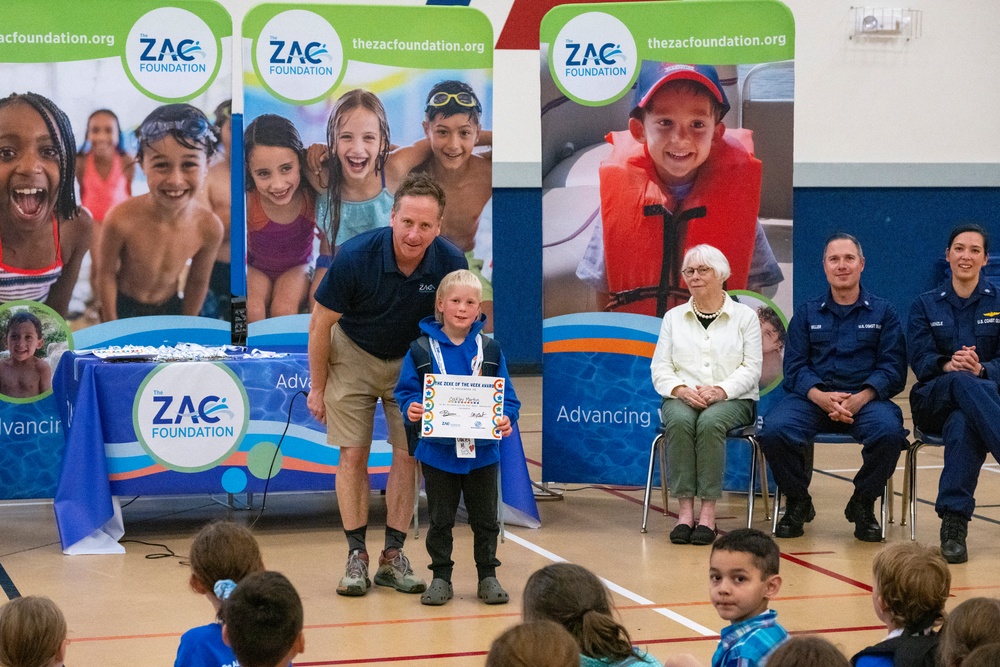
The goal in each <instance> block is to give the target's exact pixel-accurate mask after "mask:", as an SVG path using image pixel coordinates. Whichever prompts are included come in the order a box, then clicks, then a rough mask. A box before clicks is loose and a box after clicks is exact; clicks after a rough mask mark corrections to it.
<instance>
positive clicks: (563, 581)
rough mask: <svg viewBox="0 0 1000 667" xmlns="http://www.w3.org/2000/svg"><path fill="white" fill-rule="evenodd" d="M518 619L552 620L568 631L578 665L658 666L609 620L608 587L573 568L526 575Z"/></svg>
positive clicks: (556, 566) (560, 567) (560, 565)
mask: <svg viewBox="0 0 1000 667" xmlns="http://www.w3.org/2000/svg"><path fill="white" fill-rule="evenodd" d="M523 616H524V620H525V621H537V620H546V619H547V620H551V621H556V622H557V623H559V624H561V625H562V626H563V627H564V628H566V629H567V630H569V633H570V634H571V635H573V638H574V639H576V643H577V648H578V650H579V651H580V665H581V667H609V666H610V667H618V666H624V665H656V666H659V665H660V663H659V661H657V660H656V658H654V657H653V656H651V655H649V654H648V653H646V652H644V651H642V650H640V649H638V648H636V647H634V646H632V638H631V637H629V634H628V630H626V629H625V626H623V625H622V624H621V623H619V622H618V621H617V620H616V619H615V616H614V607H613V605H612V603H611V594H610V593H609V592H608V589H607V588H605V586H604V584H603V583H602V582H601V580H600V579H598V578H597V575H595V574H594V573H593V572H591V571H590V570H587V569H586V568H584V567H581V566H579V565H574V564H572V563H556V564H554V565H547V566H546V567H543V568H542V569H540V570H538V571H537V572H535V573H534V574H532V575H531V576H530V577H529V578H528V583H527V584H525V586H524V600H523Z"/></svg>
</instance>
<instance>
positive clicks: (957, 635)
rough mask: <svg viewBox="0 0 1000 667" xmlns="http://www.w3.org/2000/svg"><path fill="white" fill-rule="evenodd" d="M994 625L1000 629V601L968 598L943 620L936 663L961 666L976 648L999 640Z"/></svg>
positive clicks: (955, 666)
mask: <svg viewBox="0 0 1000 667" xmlns="http://www.w3.org/2000/svg"><path fill="white" fill-rule="evenodd" d="M997 628H1000V600H997V599H996V598H984V597H978V598H969V599H968V600H966V601H965V602H963V603H962V604H960V605H958V606H957V607H955V608H954V609H953V610H952V611H951V613H949V614H948V616H947V617H945V619H944V625H942V626H941V635H940V636H941V641H940V644H939V645H938V664H939V665H941V667H962V666H963V665H964V664H965V663H964V662H963V661H964V660H965V658H966V657H967V656H968V655H969V654H970V653H971V652H972V651H973V650H974V649H975V648H976V647H978V646H982V645H983V644H988V643H991V642H995V641H998V640H1000V636H998V635H997ZM998 664H1000V663H998Z"/></svg>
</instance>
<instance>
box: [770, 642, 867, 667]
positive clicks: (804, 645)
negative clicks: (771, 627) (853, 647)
mask: <svg viewBox="0 0 1000 667" xmlns="http://www.w3.org/2000/svg"><path fill="white" fill-rule="evenodd" d="M850 665H851V663H850V662H848V660H847V658H846V657H844V654H843V653H841V652H840V649H838V648H837V647H836V646H834V645H833V644H831V643H830V642H829V641H827V640H826V639H823V638H822V637H819V636H817V635H802V636H801V637H789V638H788V641H786V642H785V643H784V644H782V645H781V646H779V647H778V648H776V649H774V653H772V654H771V655H770V657H769V658H768V659H767V667H850Z"/></svg>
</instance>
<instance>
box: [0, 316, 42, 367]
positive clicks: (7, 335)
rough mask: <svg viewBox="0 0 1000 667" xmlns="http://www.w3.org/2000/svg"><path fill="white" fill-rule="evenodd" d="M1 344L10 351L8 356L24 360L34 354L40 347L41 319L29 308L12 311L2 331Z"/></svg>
mask: <svg viewBox="0 0 1000 667" xmlns="http://www.w3.org/2000/svg"><path fill="white" fill-rule="evenodd" d="M3 344H4V347H5V348H6V349H8V350H9V351H10V358H11V359H13V360H15V361H24V360H26V359H29V358H31V357H33V356H35V352H37V351H38V350H40V349H42V347H43V346H44V345H45V339H44V338H43V337H42V321H41V320H39V319H38V317H37V316H36V315H35V314H34V313H32V312H31V311H29V310H19V311H17V312H15V313H12V314H11V316H10V319H9V320H7V328H6V329H5V330H4V333H3Z"/></svg>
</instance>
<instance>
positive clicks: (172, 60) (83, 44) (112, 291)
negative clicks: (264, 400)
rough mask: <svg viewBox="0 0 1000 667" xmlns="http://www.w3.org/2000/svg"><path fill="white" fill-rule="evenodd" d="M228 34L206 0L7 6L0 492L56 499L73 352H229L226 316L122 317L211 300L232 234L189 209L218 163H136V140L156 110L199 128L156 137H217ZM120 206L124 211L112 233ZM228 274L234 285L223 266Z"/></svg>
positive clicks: (2, 106) (0, 56)
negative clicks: (54, 391)
mask: <svg viewBox="0 0 1000 667" xmlns="http://www.w3.org/2000/svg"><path fill="white" fill-rule="evenodd" d="M231 33H232V19H231V18H230V16H229V14H228V13H227V12H226V11H225V9H223V8H222V7H221V5H219V4H217V3H215V2H211V1H208V0H191V1H185V2H183V3H178V6H172V5H170V4H169V3H166V4H165V3H163V2H162V1H156V2H152V1H147V0H135V1H130V2H127V3H119V4H115V5H114V7H113V9H112V10H110V11H109V5H108V4H107V3H99V2H94V1H90V0H73V1H72V2H70V1H66V0H44V1H39V0H23V1H21V2H17V3H12V4H10V5H9V6H8V7H6V8H5V11H4V20H3V25H2V27H0V64H2V65H0V137H2V139H0V144H2V145H0V154H2V155H3V164H4V168H3V170H2V172H0V180H2V181H3V183H2V184H0V191H2V193H3V194H2V196H0V199H2V201H0V337H2V340H0V441H2V442H3V446H2V447H0V498H30V497H50V496H52V495H53V492H54V488H55V481H56V477H57V476H58V471H59V464H60V460H61V452H62V442H63V433H62V432H61V428H60V426H59V418H58V413H57V410H56V408H55V405H54V401H53V399H52V395H51V377H52V370H53V369H54V368H55V365H56V363H57V362H58V358H59V355H60V354H61V353H62V352H63V351H65V350H67V349H72V348H73V347H74V346H75V347H76V348H86V347H96V346H103V345H109V344H122V343H133V344H140V345H145V344H153V345H160V344H162V343H163V342H165V341H170V342H177V341H189V342H199V343H212V344H219V343H226V342H229V339H230V333H229V324H228V322H223V321H220V320H215V319H209V318H208V317H183V316H181V315H172V316H167V317H131V318H130V317H128V315H129V314H135V315H139V314H141V313H143V312H147V311H146V310H144V308H143V306H145V305H149V306H150V309H149V310H148V312H150V313H160V312H161V311H160V310H158V308H159V307H160V306H161V305H162V306H164V307H163V309H162V313H163V314H167V313H168V312H178V313H180V312H184V313H187V314H190V315H198V314H199V313H200V312H201V309H202V306H203V302H205V301H207V299H204V298H203V297H202V296H201V294H202V292H203V291H204V290H205V286H204V283H205V281H206V279H207V277H208V273H209V272H211V270H212V268H213V264H214V263H215V261H216V260H217V258H218V257H217V255H218V253H219V252H220V247H222V246H223V239H224V238H226V232H225V229H224V226H223V222H222V221H221V220H220V217H221V216H216V214H215V213H214V212H213V211H212V209H211V208H210V206H208V205H204V206H201V205H198V204H196V203H195V201H196V200H197V199H198V198H199V197H201V196H203V193H202V188H203V184H204V181H205V179H206V178H207V175H208V170H209V168H210V167H211V165H212V164H213V163H214V162H216V161H218V160H220V159H221V157H219V154H216V155H215V156H208V155H207V152H205V151H201V153H200V155H195V156H194V157H195V159H194V162H195V163H197V164H194V165H191V164H188V162H191V160H187V161H183V160H181V159H178V158H177V156H175V155H170V156H167V157H166V158H165V160H166V162H164V161H163V160H161V161H160V162H157V163H155V164H154V162H152V161H151V162H149V163H148V164H140V163H137V161H136V152H137V149H138V144H137V141H136V136H135V130H136V129H137V128H138V127H139V125H140V124H141V123H142V121H143V119H145V118H146V117H147V115H148V114H150V113H151V112H153V111H154V110H156V109H158V108H161V107H163V106H165V105H168V104H177V103H187V104H191V105H193V106H194V107H196V108H197V110H198V112H197V113H198V114H201V117H202V118H204V121H203V122H200V123H199V122H198V121H197V120H192V121H191V122H190V123H187V124H186V121H184V122H182V121H181V120H176V119H174V120H171V119H170V117H168V118H164V119H163V120H162V121H161V122H160V123H159V124H157V125H152V126H150V127H148V128H147V129H148V130H149V136H150V137H151V138H152V137H153V136H154V135H155V137H157V138H159V139H163V138H164V137H165V136H167V135H168V134H170V133H171V131H172V130H177V129H182V130H183V133H184V134H185V136H188V135H190V136H195V137H198V138H199V139H205V138H207V137H208V136H209V135H211V134H213V131H212V127H211V125H212V121H213V120H214V118H213V114H212V111H213V109H215V108H216V106H217V105H218V104H219V103H221V102H223V101H224V100H226V99H228V98H229V97H230V90H231V74H230V71H231V65H230V63H231V53H230V47H231ZM206 115H207V117H206ZM182 126H183V127H182ZM167 141H171V140H169V139H168V140H167ZM154 143H155V142H154ZM212 143H213V144H214V140H213V142H212ZM157 147H158V148H162V147H163V146H161V145H157ZM154 152H155V151H154ZM149 153H150V152H149V151H147V154H149ZM150 157H151V160H152V159H153V158H154V157H157V156H150ZM159 157H162V156H159ZM168 167H170V168H172V169H173V171H172V172H171V173H170V174H167V173H166V172H167V170H168ZM226 194H227V195H228V192H226ZM74 200H75V202H76V204H74ZM118 206H122V207H131V208H126V209H123V210H129V211H130V213H129V214H128V215H124V216H119V220H118V221H117V222H116V223H114V224H112V222H111V221H112V219H113V218H114V213H113V211H114V209H115V208H116V207H118ZM79 207H82V208H79ZM224 216H225V220H226V221H228V217H229V215H228V205H227V206H226V207H225V211H224ZM111 227H113V228H114V231H113V232H111V233H107V230H108V229H109V228H111ZM189 230H196V231H197V233H188V232H189ZM105 246H107V247H109V248H111V250H110V251H109V255H110V256H109V257H108V258H107V262H105V263H104V264H103V265H102V263H101V262H99V261H98V260H97V258H98V257H100V256H101V255H102V254H103V253H102V248H104V247H105ZM226 257H228V255H226ZM226 266H227V267H228V265H226ZM104 267H110V268H109V269H108V270H105V269H104ZM222 280H223V281H224V282H225V286H226V290H227V291H228V269H226V271H225V275H223V276H222ZM108 295H111V296H110V297H109V296H108ZM119 296H123V297H125V298H126V299H128V300H129V303H131V304H132V305H133V306H135V308H134V310H133V311H132V312H131V313H130V312H126V309H124V308H117V306H118V297H119ZM102 297H103V298H104V300H106V301H109V302H113V303H114V305H115V306H116V308H110V309H109V308H108V307H107V304H102ZM194 301H197V302H198V303H194ZM178 304H179V305H178ZM167 305H169V306H170V307H169V308H168V307H167ZM175 305H176V306H177V307H176V308H173V306H175ZM116 311H118V312H116ZM115 318H120V319H115Z"/></svg>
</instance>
